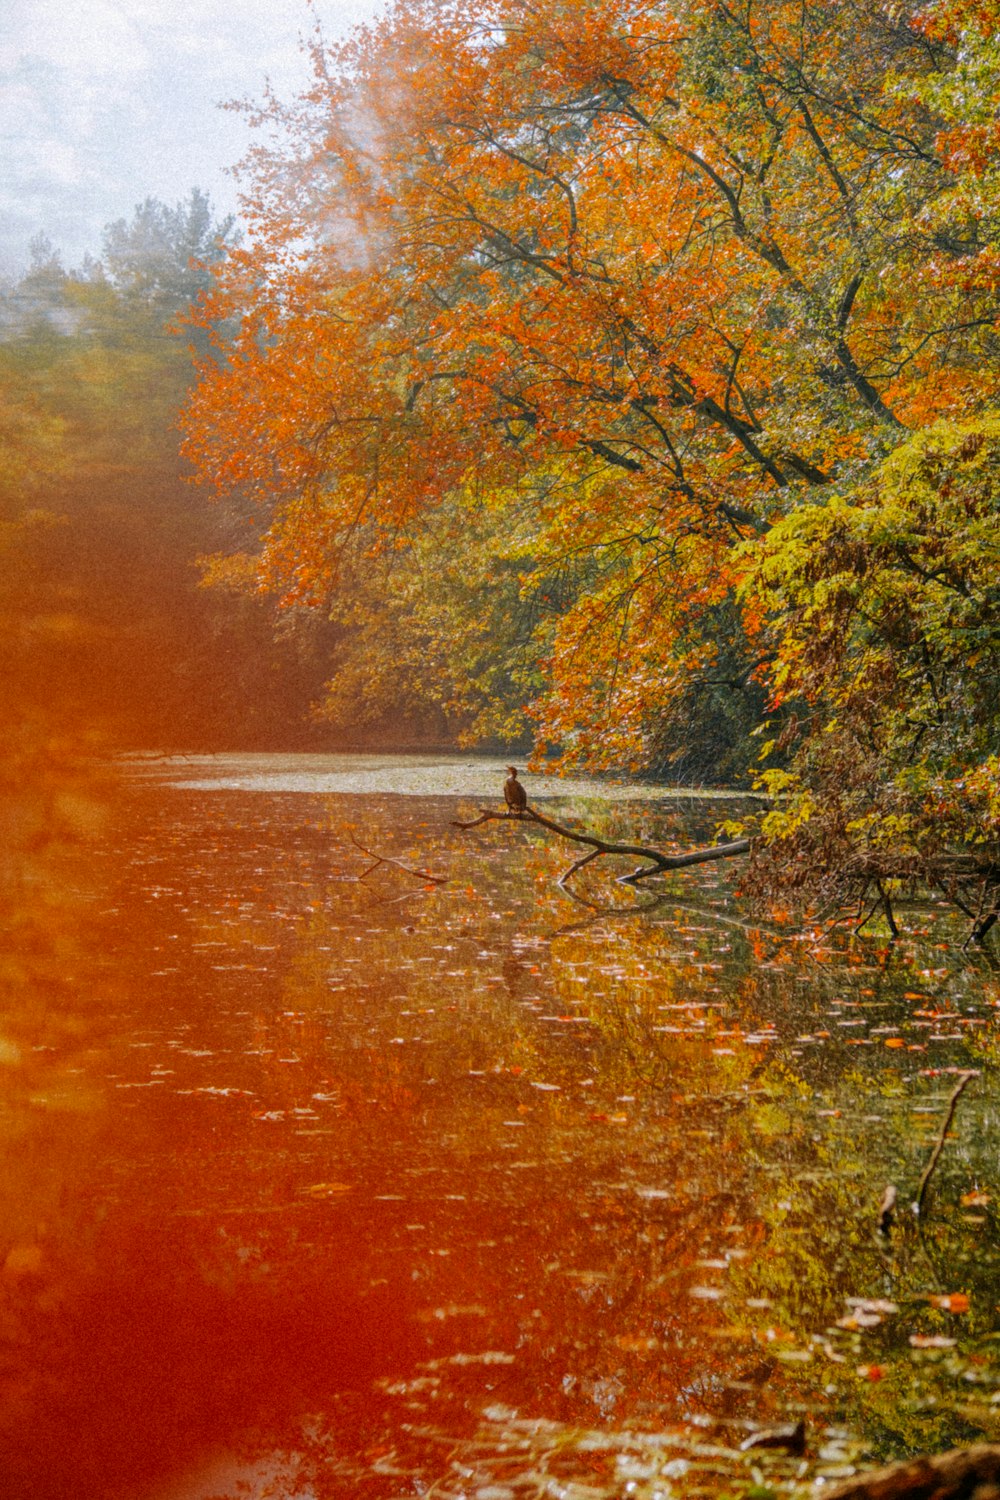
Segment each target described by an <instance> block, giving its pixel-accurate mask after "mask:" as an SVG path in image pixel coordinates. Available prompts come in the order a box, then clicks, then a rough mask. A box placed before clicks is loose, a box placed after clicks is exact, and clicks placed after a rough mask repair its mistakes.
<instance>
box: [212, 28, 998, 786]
mask: <svg viewBox="0 0 1000 1500" xmlns="http://www.w3.org/2000/svg"><path fill="white" fill-rule="evenodd" d="M314 64H315V81H314V84H313V87H312V89H311V90H310V92H309V93H308V94H307V95H305V96H304V97H303V98H302V99H300V100H299V101H297V102H296V103H294V104H292V105H290V106H281V105H279V104H278V103H276V102H275V101H273V100H271V101H268V102H267V104H266V105H265V107H264V108H263V109H262V111H261V115H260V123H262V124H263V125H265V126H268V127H277V132H278V139H279V141H280V142H281V143H280V144H277V145H273V144H267V140H262V144H261V145H260V146H258V148H257V149H256V151H255V152H254V153H253V155H252V157H251V158H250V160H249V162H248V163H247V165H246V172H245V181H246V191H247V196H246V212H247V213H248V215H249V217H250V221H251V225H252V231H251V234H250V237H249V240H248V244H247V246H246V248H244V249H240V250H236V251H233V252H231V253H230V255H229V257H228V259H227V261H226V263H225V265H224V266H223V267H222V269H221V273H220V275H219V277H218V283H217V288H216V291H215V293H214V294H213V296H212V297H211V298H209V299H208V300H207V302H206V304H205V308H204V313H203V317H204V321H205V323H206V324H207V325H213V326H216V327H219V326H221V327H228V328H230V329H232V328H233V326H234V324H235V327H236V331H235V332H231V333H230V335H229V336H228V337H227V338H226V339H225V340H224V350H223V352H224V356H225V357H224V359H222V360H220V362H219V363H218V364H210V365H206V366H205V368H204V369H203V371H202V383H201V387H200V390H199V392H198V393H197V395H196V397H195V400H194V402H193V404H192V407H191V411H190V415H189V438H188V453H189V456H190V457H191V458H192V459H193V461H194V462H195V464H196V466H197V467H198V469H199V471H200V473H201V475H202V476H203V477H204V478H205V479H207V480H209V481H211V482H212V483H213V484H215V485H216V486H217V487H218V488H219V489H220V490H221V491H223V492H225V493H228V494H230V495H237V496H239V497H240V498H241V500H242V502H243V503H244V504H245V505H247V506H249V507H251V508H252V509H253V510H254V513H255V514H256V515H257V516H258V517H259V522H260V530H261V535H262V541H261V549H260V555H259V558H258V562H257V571H256V578H257V583H258V586H260V587H262V588H266V589H269V590H275V591H277V592H278V593H279V594H280V595H281V596H282V597H283V598H284V599H285V600H286V601H287V602H289V603H307V604H313V605H320V604H323V603H324V602H325V601H327V600H329V599H330V597H331V596H332V595H333V593H334V592H335V591H336V589H337V587H338V582H339V579H340V576H341V563H342V560H343V558H344V556H345V554H346V553H350V554H351V556H352V557H353V558H354V559H357V558H358V557H362V558H363V557H364V556H365V555H370V554H373V553H379V552H382V553H384V552H385V551H386V550H387V549H392V548H400V547H405V545H406V540H407V538H408V536H410V535H412V531H413V529H414V528H416V527H418V526H419V525H420V524H421V520H422V518H425V517H426V516H427V515H428V514H429V513H430V512H432V511H434V510H435V509H437V508H438V507H439V506H440V504H441V502H442V500H443V499H444V498H445V497H452V499H454V497H456V496H460V497H466V502H467V503H469V504H473V503H474V504H476V505H479V506H481V505H486V506H489V507H492V508H493V509H494V510H495V514H496V544H495V545H496V548H497V551H498V553H500V554H502V553H503V549H504V544H505V536H506V532H507V530H508V529H509V526H510V517H511V516H512V515H513V514H517V515H518V516H519V517H523V516H524V515H525V514H527V515H528V516H529V518H530V523H529V524H530V535H531V545H532V548H533V550H534V555H535V556H536V557H537V559H539V562H540V563H542V564H544V568H543V571H544V572H545V575H546V577H549V576H551V575H552V574H553V573H556V574H558V575H559V576H563V577H565V576H568V577H569V579H570V583H569V585H568V586H567V590H565V591H564V593H563V595H562V597H561V600H560V604H559V606H558V607H557V609H556V614H557V617H558V618H557V619H556V621H555V624H554V627H553V629H552V631H551V639H550V646H549V650H548V660H547V666H546V671H547V682H548V687H547V690H546V691H545V692H544V693H543V695H542V697H541V699H540V700H539V702H538V703H537V704H536V710H535V711H536V715H537V717H538V721H539V734H540V736H541V739H542V740H543V741H552V742H555V743H557V744H559V745H560V746H561V747H562V748H563V750H564V751H569V752H570V753H574V752H579V753H581V754H586V755H589V756H590V757H591V758H592V759H593V758H596V759H601V758H603V759H605V760H606V761H607V760H610V761H615V760H617V761H619V762H620V761H621V760H623V759H633V760H638V761H642V760H643V759H644V758H645V759H648V757H649V753H650V746H651V743H652V738H653V737H655V727H656V723H657V722H658V720H659V719H662V717H663V715H664V714H665V713H668V712H669V704H670V700H671V696H672V694H674V690H675V688H676V686H677V684H678V683H680V682H682V681H690V679H691V677H692V675H693V676H694V677H695V678H699V679H702V680H705V681H708V680H710V679H711V676H712V673H713V671H714V670H715V664H716V661H717V657H718V654H719V640H718V631H719V629H720V628H722V627H720V626H719V623H718V611H719V609H720V608H721V607H722V605H723V604H724V603H725V602H726V601H729V602H730V603H731V601H732V599H733V590H734V587H735V585H736V584H737V583H738V581H739V577H740V574H741V571H742V570H743V569H744V568H745V567H746V566H747V558H748V556H749V555H750V553H749V552H748V549H747V548H745V547H742V548H738V546H737V544H739V543H741V542H743V541H744V540H745V539H747V538H752V537H753V536H754V535H757V534H760V533H762V532H763V531H765V530H766V529H767V527H768V525H769V523H770V522H771V521H772V520H773V519H774V518H775V517H777V516H779V515H781V514H784V513H786V512H787V511H788V510H789V509H790V508H791V507H793V506H795V505H796V504H797V502H798V500H799V498H800V497H801V496H802V495H803V494H805V493H806V492H810V491H811V492H815V490H816V489H817V487H823V486H827V485H830V484H833V483H843V482H848V483H849V482H851V480H852V476H855V475H857V474H858V473H859V472H860V471H861V470H863V469H864V468H865V466H867V465H870V464H871V463H872V462H874V461H875V460H877V459H878V458H879V457H881V456H883V455H884V453H885V451H886V450H887V448H889V447H891V446H893V445H894V444H895V443H896V442H897V441H898V439H899V436H900V435H901V432H902V429H903V427H904V426H905V425H909V424H913V423H917V424H920V423H923V422H925V421H927V420H929V419H930V418H932V417H934V416H936V415H941V414H943V413H948V414H951V413H955V412H957V411H961V410H964V409H966V408H968V407H974V406H976V405H977V404H981V403H982V402H983V401H984V400H990V399H993V397H994V396H995V391H996V383H995V376H994V373H993V370H992V368H991V366H990V362H989V360H988V359H987V358H986V357H985V356H984V340H985V339H986V338H987V337H988V336H990V335H991V334H992V329H993V325H994V319H995V306H994V302H993V298H992V288H993V284H994V280H995V277H994V273H993V265H994V261H993V251H992V249H990V248H989V247H988V246H987V245H986V244H985V238H988V237H984V235H983V234H982V233H981V231H980V230H977V228H976V226H975V224H974V223H970V221H969V219H968V214H967V210H966V207H965V206H963V205H961V204H959V203H958V202H957V201H955V202H954V203H952V207H951V208H950V209H949V208H948V199H947V194H948V193H949V191H950V190H951V189H952V188H953V187H954V185H955V180H956V179H955V165H954V161H953V160H952V159H951V158H945V159H944V160H942V158H941V156H940V154H939V151H940V146H939V145H937V144H936V140H937V137H938V133H939V130H940V129H941V128H942V127H943V125H944V123H945V122H944V121H943V120H942V119H941V118H938V117H936V116H935V115H934V111H933V107H932V106H931V105H929V104H928V103H927V102H926V101H925V100H923V99H922V98H921V97H920V90H921V87H922V83H923V80H924V79H925V78H926V77H927V76H928V74H929V72H930V71H931V70H934V69H937V70H939V71H941V72H943V73H944V72H947V68H948V65H949V64H948V55H947V49H946V47H945V44H944V43H942V42H939V41H937V40H935V39H934V36H933V35H932V34H931V33H929V32H927V31H926V30H923V31H922V30H921V28H920V26H919V25H918V23H917V17H916V15H915V14H913V15H907V14H905V13H901V12H900V9H899V7H895V8H893V9H892V10H891V11H890V10H883V9H881V8H880V7H879V6H877V5H875V4H873V3H869V0H846V3H836V4H835V3H833V0H811V3H810V4H808V5H806V6H802V5H800V4H798V3H795V4H792V3H790V0H773V3H770V4H768V5H766V6H761V7H756V8H753V7H750V6H745V7H740V8H731V7H728V6H726V5H724V4H719V5H716V6H714V7H704V6H702V5H700V4H695V3H693V0H692V3H689V4H684V3H681V4H678V5H676V6H673V7H671V8H669V9H668V8H667V7H665V6H664V5H662V4H661V3H658V0H601V3H591V0H575V3H568V0H537V3H530V4H529V3H525V0H490V3H488V4H486V5H483V4H481V3H480V0H476V3H474V4H473V3H472V0H447V3H445V0H442V3H430V0H403V3H400V4H398V5H397V6H396V7H395V9H394V10H393V11H392V12H391V13H390V15H389V16H388V17H387V18H386V19H385V20H383V21H381V22H380V23H379V24H377V25H375V26H372V27H370V28H366V29H363V30H360V31H359V32H357V33H356V34H355V35H354V36H353V37H352V38H351V39H350V40H348V41H347V42H346V43H344V44H342V45H340V46H338V47H334V48H332V49H325V48H324V47H323V46H322V45H321V44H319V43H317V44H316V46H315V48H314ZM887 81H888V82H887ZM894 82H895V84H898V86H893V84H894ZM270 139H272V140H273V139H274V136H273V134H272V136H271V137H270ZM942 143H943V138H942ZM939 206H940V208H941V211H942V212H944V213H945V216H946V217H947V216H948V214H951V215H952V219H954V220H955V222H952V220H951V219H949V222H948V223H947V224H946V225H945V226H944V227H943V228H942V225H941V223H940V222H939V218H940V215H939ZM980 252H982V253H980ZM987 271H988V273H989V274H987ZM522 541H523V528H522ZM524 586H525V588H526V590H530V589H531V588H532V587H534V586H535V584H534V582H533V580H532V579H530V578H526V579H525V585H524ZM734 618H735V616H734ZM706 621H709V622H713V621H714V623H710V624H709V625H706ZM725 629H726V630H728V631H729V632H730V633H732V632H733V631H736V632H737V633H738V631H739V626H738V622H737V623H736V624H735V625H734V624H733V623H732V621H731V620H730V619H729V617H728V616H727V623H726V626H725ZM750 667H752V662H749V663H748V670H747V672H746V677H747V680H748V681H749V668H750Z"/></svg>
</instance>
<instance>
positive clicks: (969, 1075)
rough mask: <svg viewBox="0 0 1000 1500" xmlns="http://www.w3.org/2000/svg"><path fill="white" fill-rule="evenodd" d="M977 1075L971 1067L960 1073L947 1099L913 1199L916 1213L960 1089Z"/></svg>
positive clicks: (945, 1135)
mask: <svg viewBox="0 0 1000 1500" xmlns="http://www.w3.org/2000/svg"><path fill="white" fill-rule="evenodd" d="M978 1076H979V1071H978V1069H972V1070H971V1071H967V1072H965V1073H962V1074H961V1076H960V1077H959V1080H958V1082H957V1083H956V1085H955V1087H954V1089H953V1090H952V1093H951V1098H950V1099H949V1100H948V1112H947V1114H946V1115H945V1117H944V1123H943V1124H942V1126H941V1130H940V1133H939V1135H938V1138H937V1141H936V1142H935V1144H934V1150H933V1151H932V1152H931V1155H930V1160H929V1161H928V1163H927V1165H926V1167H925V1168H924V1175H923V1176H922V1177H921V1179H920V1186H919V1187H918V1188H917V1196H916V1198H915V1199H914V1203H913V1207H914V1209H915V1211H916V1212H917V1213H918V1214H919V1213H920V1212H921V1210H922V1209H923V1206H924V1194H925V1193H926V1191H927V1184H928V1183H929V1182H930V1180H931V1174H932V1173H933V1171H934V1168H935V1167H936V1166H937V1164H938V1157H939V1156H940V1155H941V1152H942V1151H943V1149H944V1143H945V1140H946V1138H947V1135H948V1131H949V1130H950V1128H951V1122H952V1120H953V1119H954V1118H955V1108H956V1106H957V1104H958V1101H959V1099H960V1098H961V1097H962V1090H963V1089H964V1088H965V1086H966V1085H967V1084H968V1083H969V1082H970V1081H971V1080H972V1079H973V1078H978Z"/></svg>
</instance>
